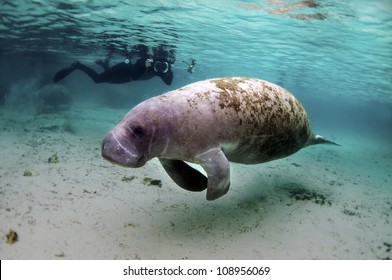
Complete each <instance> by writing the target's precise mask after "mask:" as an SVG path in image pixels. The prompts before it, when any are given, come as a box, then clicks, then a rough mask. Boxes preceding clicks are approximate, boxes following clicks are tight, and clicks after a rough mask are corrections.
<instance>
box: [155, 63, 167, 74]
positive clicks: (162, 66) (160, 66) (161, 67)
mask: <svg viewBox="0 0 392 280" xmlns="http://www.w3.org/2000/svg"><path fill="white" fill-rule="evenodd" d="M154 71H155V72H157V73H161V74H166V73H167V72H168V71H169V63H167V62H166V61H156V62H155V63H154Z"/></svg>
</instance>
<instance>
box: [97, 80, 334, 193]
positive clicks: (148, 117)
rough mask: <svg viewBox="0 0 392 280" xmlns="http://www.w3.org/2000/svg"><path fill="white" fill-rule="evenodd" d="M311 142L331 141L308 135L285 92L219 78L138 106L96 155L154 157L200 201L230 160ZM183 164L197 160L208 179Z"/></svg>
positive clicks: (278, 154) (214, 188)
mask: <svg viewBox="0 0 392 280" xmlns="http://www.w3.org/2000/svg"><path fill="white" fill-rule="evenodd" d="M315 144H334V145H338V144H336V143H334V142H331V141H329V140H326V139H325V138H323V137H321V136H319V135H315V134H314V133H313V132H312V130H311V128H310V125H309V121H308V118H307V115H306V113H305V110H304V108H303V107H302V105H301V103H300V102H299V101H298V100H297V99H296V98H295V97H294V96H293V95H292V94H291V93H289V92H288V91H287V90H285V89H283V88H282V87H279V86H278V85H275V84H272V83H270V82H267V81H264V80H259V79H255V78H248V77H225V78H216V79H209V80H204V81H199V82H196V83H193V84H190V85H187V86H184V87H182V88H179V89H177V90H173V91H170V92H167V93H164V94H162V95H159V96H155V97H152V98H150V99H147V100H146V101H144V102H142V103H140V104H138V105H137V106H135V107H134V108H133V109H132V110H131V111H129V112H128V113H127V114H126V115H125V116H124V117H123V118H122V119H121V120H120V122H119V123H118V124H117V125H116V126H115V127H114V128H113V129H112V130H111V131H110V132H109V134H108V135H107V136H106V137H105V138H104V140H103V143H102V156H103V157H104V158H105V159H107V160H109V161H111V162H114V163H116V164H119V165H121V166H125V167H141V166H143V165H144V164H145V163H146V162H147V161H148V160H150V159H152V158H154V157H157V158H158V159H159V161H160V163H161V164H162V166H163V168H164V169H165V171H166V172H167V174H168V175H169V176H170V177H171V179H172V180H173V181H174V182H175V183H176V184H177V185H179V186H180V187H182V188H184V189H186V190H188V191H199V192H200V191H203V190H205V189H207V200H214V199H217V198H219V197H221V196H223V195H224V194H226V193H227V191H228V190H229V186H230V165H229V161H231V162H235V163H241V164H259V163H263V162H268V161H272V160H276V159H280V158H283V157H287V156H289V155H291V154H293V153H295V152H297V151H298V150H300V149H301V148H303V147H307V146H310V145H315ZM185 162H191V163H195V164H199V165H200V166H201V167H202V168H203V169H204V171H205V173H206V174H207V178H206V177H205V176H204V175H203V174H202V173H201V172H199V171H197V170H196V169H194V168H193V167H191V166H190V165H188V164H187V163H185Z"/></svg>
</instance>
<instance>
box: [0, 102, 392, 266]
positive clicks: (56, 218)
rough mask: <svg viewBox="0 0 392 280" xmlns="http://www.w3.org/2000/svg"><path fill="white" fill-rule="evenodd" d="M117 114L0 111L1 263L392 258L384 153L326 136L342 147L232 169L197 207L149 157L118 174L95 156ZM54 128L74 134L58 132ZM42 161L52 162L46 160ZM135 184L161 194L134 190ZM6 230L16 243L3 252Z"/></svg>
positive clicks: (378, 146)
mask: <svg viewBox="0 0 392 280" xmlns="http://www.w3.org/2000/svg"><path fill="white" fill-rule="evenodd" d="M124 112H125V111H124ZM122 114H123V112H121V111H119V110H111V109H105V108H88V107H76V108H73V109H72V111H70V112H68V113H66V114H59V115H40V116H36V117H34V116H33V115H32V114H25V113H17V112H11V111H9V110H6V109H5V108H1V109H0V117H1V120H0V128H1V130H0V133H1V134H0V158H1V165H0V237H1V239H0V258H1V259H384V258H391V257H392V253H391V252H388V246H387V245H386V244H384V243H388V244H391V243H392V230H391V228H392V226H391V224H392V188H391V185H392V184H391V182H392V178H391V173H392V168H391V167H392V153H391V148H390V147H385V144H383V143H378V142H376V141H375V140H374V139H363V138H360V137H357V138H354V137H353V136H351V135H348V134H346V135H345V134H341V132H336V135H338V136H337V137H336V138H335V139H333V140H336V141H338V142H340V143H341V144H342V145H343V146H342V147H334V146H321V145H320V146H314V147H309V148H307V149H304V150H302V151H300V152H299V153H297V154H295V155H293V156H291V157H289V158H286V159H282V160H278V161H274V162H271V163H267V164H263V165H254V166H245V165H238V164H232V165H231V170H232V182H231V189H230V191H229V193H228V194H227V195H225V196H224V197H222V198H220V199H218V200H216V201H213V202H208V201H206V200H205V193H204V192H203V193H190V192H187V191H185V190H183V189H181V188H179V187H178V186H176V185H175V184H174V183H173V182H172V181H171V180H170V178H169V177H168V176H167V175H166V174H165V172H164V171H163V168H162V167H161V166H160V165H159V162H158V161H157V160H156V159H154V160H152V161H150V162H148V163H147V164H146V165H145V166H144V167H142V168H139V169H126V168H122V167H119V166H115V165H112V164H110V163H109V162H107V161H105V160H104V159H103V158H102V157H101V155H100V143H101V141H102V139H103V137H104V136H105V134H106V132H107V131H108V130H109V129H110V128H112V127H113V126H114V125H115V123H116V122H117V121H118V120H119V118H120V117H121V116H122ZM64 123H68V124H70V126H68V127H72V128H73V129H74V130H75V131H74V132H68V131H64V130H63V124H64ZM51 125H57V126H58V127H52V128H50V126H51ZM330 135H331V134H330ZM54 153H57V155H58V157H59V162H58V163H48V158H49V157H50V156H51V155H52V154H54ZM25 170H30V171H32V173H33V176H23V174H24V171H25ZM124 176H136V178H135V179H134V180H133V181H131V182H125V181H122V180H121V179H122V178H123V177H124ZM145 177H151V178H153V179H159V180H161V181H162V188H159V187H157V186H146V185H145V184H144V183H143V180H144V178H145ZM296 188H297V189H298V188H304V189H306V190H307V192H308V193H310V194H311V193H312V192H313V193H316V194H317V195H319V196H320V195H324V196H325V199H326V200H325V202H326V204H324V205H321V204H317V203H316V200H315V199H311V200H308V201H301V200H296V199H294V198H293V197H290V190H294V189H296ZM328 202H330V203H331V206H329V205H328ZM11 229H12V230H14V231H16V232H17V234H18V236H19V240H18V241H17V242H16V243H14V244H7V243H6V238H5V236H6V234H7V233H8V232H9V230H11Z"/></svg>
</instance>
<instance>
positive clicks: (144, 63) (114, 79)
mask: <svg viewBox="0 0 392 280" xmlns="http://www.w3.org/2000/svg"><path fill="white" fill-rule="evenodd" d="M96 63H97V64H98V65H100V66H102V67H103V68H104V71H103V72H102V73H99V74H98V73H97V72H95V70H94V69H92V68H90V67H88V66H86V65H84V64H82V63H80V62H79V61H76V62H74V63H73V64H71V66H69V67H67V68H65V69H62V70H60V71H58V72H57V73H56V74H55V76H54V78H53V82H55V83H57V82H58V81H61V80H62V79H64V78H65V77H67V76H68V75H69V74H71V73H72V72H73V71H75V70H80V71H82V72H84V73H85V74H87V75H88V76H89V77H90V78H91V79H92V80H93V81H94V82H95V83H97V84H99V83H111V84H122V83H128V82H131V81H136V80H148V79H151V78H152V77H154V76H159V77H160V78H161V79H162V81H163V82H164V83H165V84H167V85H171V83H172V81H173V71H172V65H171V62H170V61H168V60H167V59H165V58H160V57H156V58H155V57H154V58H148V57H143V58H140V59H139V60H137V61H136V63H134V64H132V63H131V61H130V59H129V58H126V59H125V60H124V61H123V62H121V63H118V64H116V65H114V66H112V67H109V61H108V60H103V61H97V62H96Z"/></svg>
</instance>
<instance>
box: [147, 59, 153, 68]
mask: <svg viewBox="0 0 392 280" xmlns="http://www.w3.org/2000/svg"><path fill="white" fill-rule="evenodd" d="M153 62H154V60H153V59H152V58H149V59H147V60H146V68H148V67H150V66H151V65H152V63H153Z"/></svg>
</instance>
